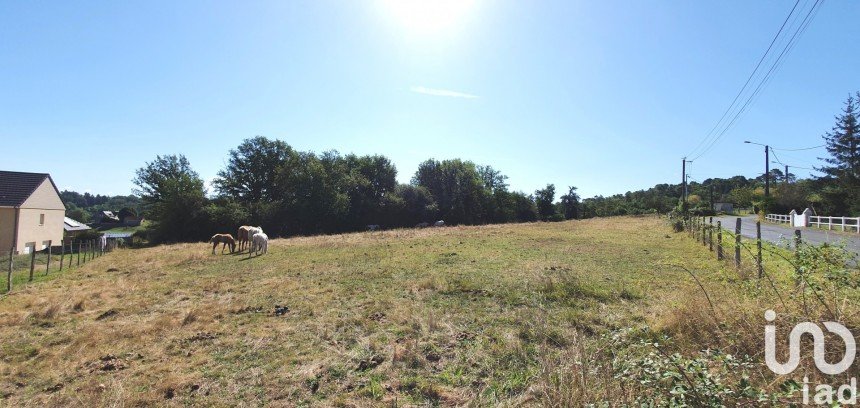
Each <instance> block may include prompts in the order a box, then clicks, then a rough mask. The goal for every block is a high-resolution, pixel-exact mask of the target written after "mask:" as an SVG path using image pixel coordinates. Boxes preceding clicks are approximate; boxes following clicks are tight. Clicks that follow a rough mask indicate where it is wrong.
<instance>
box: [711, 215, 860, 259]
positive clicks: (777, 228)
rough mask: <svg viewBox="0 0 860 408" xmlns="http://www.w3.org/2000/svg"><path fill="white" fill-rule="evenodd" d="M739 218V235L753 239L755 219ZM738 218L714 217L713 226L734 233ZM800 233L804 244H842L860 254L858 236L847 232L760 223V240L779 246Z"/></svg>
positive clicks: (750, 217) (859, 235)
mask: <svg viewBox="0 0 860 408" xmlns="http://www.w3.org/2000/svg"><path fill="white" fill-rule="evenodd" d="M740 218H741V235H742V236H744V237H747V238H753V239H754V238H755V235H756V234H755V222H756V217H755V216H754V215H753V216H745V217H740ZM737 219H738V217H714V225H716V223H717V221H720V222H721V223H722V227H723V229H726V230H729V231H732V232H734V230H735V222H736V220H737ZM795 229H799V230H800V231H801V237H802V238H803V241H804V242H810V243H813V244H817V245H818V244H823V243H825V242H827V243H833V244H835V243H844V244H845V248H846V249H848V250H851V251H853V252H854V253H856V254H860V234H856V233H855V234H852V233H847V232H838V233H837V232H836V231H822V230H818V229H812V228H792V227H791V226H789V225H788V224H773V223H770V222H762V223H761V238H762V239H763V240H765V241H768V242H771V243H774V244H779V243H783V242H785V240H788V241H790V242H791V243H792V245H793V242H794V230H795Z"/></svg>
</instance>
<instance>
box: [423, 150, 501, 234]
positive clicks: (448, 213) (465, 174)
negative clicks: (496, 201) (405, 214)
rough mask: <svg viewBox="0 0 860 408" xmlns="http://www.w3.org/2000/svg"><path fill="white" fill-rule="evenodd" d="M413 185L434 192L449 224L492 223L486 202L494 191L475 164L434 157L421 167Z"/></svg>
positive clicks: (441, 211) (441, 216)
mask: <svg viewBox="0 0 860 408" xmlns="http://www.w3.org/2000/svg"><path fill="white" fill-rule="evenodd" d="M412 184H414V185H417V186H422V187H424V188H426V189H427V190H428V191H430V194H432V195H433V198H434V199H435V200H436V204H437V206H438V208H439V214H438V217H439V218H441V219H443V220H445V222H447V223H449V224H454V225H456V224H482V223H485V222H488V218H489V217H488V214H487V208H486V207H485V206H486V203H487V202H488V201H489V196H490V192H489V191H488V190H487V189H485V187H484V180H483V179H482V178H481V175H480V174H479V173H478V170H477V168H476V166H475V164H474V163H472V162H470V161H463V160H460V159H453V160H443V161H441V162H439V161H436V160H433V159H430V160H427V161H425V162H423V163H421V164H420V165H419V166H418V171H417V172H416V173H415V176H414V177H413V178H412Z"/></svg>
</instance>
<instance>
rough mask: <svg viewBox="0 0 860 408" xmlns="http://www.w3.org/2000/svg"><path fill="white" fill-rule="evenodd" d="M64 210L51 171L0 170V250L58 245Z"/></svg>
mask: <svg viewBox="0 0 860 408" xmlns="http://www.w3.org/2000/svg"><path fill="white" fill-rule="evenodd" d="M65 214H66V206H65V204H63V200H62V199H61V198H60V191H59V190H58V189H57V186H56V184H54V180H53V179H51V176H50V175H49V174H46V173H23V172H17V171H0V252H6V251H8V250H10V249H12V250H13V251H14V252H16V253H19V254H20V253H23V254H27V253H30V252H32V251H34V250H35V251H39V250H42V249H45V248H47V247H48V245H59V244H60V243H61V242H62V239H63V229H64V219H65Z"/></svg>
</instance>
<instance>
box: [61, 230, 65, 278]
mask: <svg viewBox="0 0 860 408" xmlns="http://www.w3.org/2000/svg"><path fill="white" fill-rule="evenodd" d="M65 258H66V239H65V238H63V239H61V240H60V272H62V271H63V261H65Z"/></svg>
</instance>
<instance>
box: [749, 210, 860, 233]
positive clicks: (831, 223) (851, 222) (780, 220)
mask: <svg viewBox="0 0 860 408" xmlns="http://www.w3.org/2000/svg"><path fill="white" fill-rule="evenodd" d="M764 218H765V220H767V221H770V222H773V223H777V224H790V225H791V226H792V227H815V228H819V229H825V228H826V229H828V230H831V231H832V230H834V229H836V230H840V231H849V232H856V233H858V234H860V217H853V218H852V217H825V216H818V215H812V211H811V210H810V209H808V208H807V209H806V210H804V211H803V212H802V213H800V214H798V213H797V211H794V210H791V214H788V215H783V214H767V215H766V216H765V217H764Z"/></svg>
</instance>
